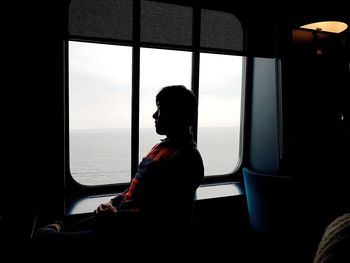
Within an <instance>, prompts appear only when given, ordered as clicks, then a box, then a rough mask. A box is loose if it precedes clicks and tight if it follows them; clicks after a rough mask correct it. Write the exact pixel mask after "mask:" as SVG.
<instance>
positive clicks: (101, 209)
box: [94, 202, 117, 215]
mask: <svg viewBox="0 0 350 263" xmlns="http://www.w3.org/2000/svg"><path fill="white" fill-rule="evenodd" d="M94 212H95V214H96V215H107V214H109V215H112V214H115V213H117V208H115V207H114V206H113V205H112V203H111V202H108V203H103V204H100V205H99V206H98V207H97V208H96V209H95V211H94Z"/></svg>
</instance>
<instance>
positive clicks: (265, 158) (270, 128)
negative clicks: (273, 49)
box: [249, 58, 279, 173]
mask: <svg viewBox="0 0 350 263" xmlns="http://www.w3.org/2000/svg"><path fill="white" fill-rule="evenodd" d="M277 65H278V60H277V59H273V58H254V60H253V80H252V98H251V100H252V103H251V124H250V148H249V165H250V167H251V169H253V170H255V171H260V172H263V173H275V172H276V171H277V169H278V165H279V137H278V135H279V133H278V130H279V129H278V117H279V114H278V109H279V106H278V92H277V89H278V85H277V79H278V78H277V77H278V76H277V74H278V72H277V69H278V67H277Z"/></svg>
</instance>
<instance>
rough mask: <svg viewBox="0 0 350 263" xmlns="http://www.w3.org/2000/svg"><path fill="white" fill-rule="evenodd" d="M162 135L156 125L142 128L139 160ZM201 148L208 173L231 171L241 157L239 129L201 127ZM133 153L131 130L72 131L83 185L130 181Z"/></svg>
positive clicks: (75, 171) (76, 174) (75, 170)
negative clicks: (156, 129)
mask: <svg viewBox="0 0 350 263" xmlns="http://www.w3.org/2000/svg"><path fill="white" fill-rule="evenodd" d="M163 138H164V137H162V136H159V135H157V134H156V132H155V130H154V129H153V128H152V129H140V149H139V156H140V160H141V158H142V157H143V156H145V155H146V154H147V153H148V151H149V150H150V149H151V147H152V146H153V145H154V144H156V143H158V142H160V139H163ZM198 149H199V151H200V152H201V155H202V158H203V162H204V168H205V175H206V176H210V175H217V174H225V173H229V172H231V171H232V170H234V169H235V167H236V165H237V163H238V158H239V128H236V127H230V128H200V129H199V133H198ZM130 156H131V135H130V130H128V129H110V130H71V131H70V171H71V174H72V176H73V178H74V179H75V180H76V181H78V182H79V183H81V184H86V185H99V184H111V183H123V182H129V181H130V177H131V171H130V166H131V161H130Z"/></svg>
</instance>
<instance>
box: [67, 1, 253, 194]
mask: <svg viewBox="0 0 350 263" xmlns="http://www.w3.org/2000/svg"><path fill="white" fill-rule="evenodd" d="M140 9H141V6H140V1H134V5H133V40H116V39H106V38H99V37H83V36H73V35H68V37H67V39H65V40H64V43H63V46H64V111H65V112H64V145H65V150H64V174H65V176H64V178H65V183H64V184H65V189H66V190H67V192H69V195H74V196H75V195H79V194H80V193H81V194H84V193H86V194H104V193H115V192H120V191H122V190H124V189H125V187H126V186H127V185H128V183H115V184H104V185H91V186H90V185H83V184H80V183H78V182H77V181H75V180H74V178H73V177H72V175H71V172H70V158H69V155H70V153H69V96H68V94H69V85H68V82H69V67H68V62H69V57H68V46H69V43H68V42H69V41H80V42H89V43H96V44H98V43H99V44H110V45H121V46H129V47H131V48H132V76H131V77H132V91H131V107H132V108H131V169H130V171H131V174H130V179H132V178H133V176H134V175H135V174H136V172H137V167H138V163H139V107H140V104H139V103H140V97H139V95H140V50H141V48H159V49H168V50H180V51H190V52H192V72H191V74H192V81H191V90H192V91H193V92H194V93H195V95H196V96H197V97H198V94H199V67H200V54H201V53H212V54H224V55H236V56H242V61H243V65H242V87H241V112H240V115H241V116H240V118H241V119H240V140H239V159H238V164H237V166H236V168H235V170H234V171H232V172H231V173H228V174H220V175H211V176H206V177H205V178H204V180H203V182H202V185H208V184H216V183H223V182H235V181H239V180H240V178H241V177H240V176H241V173H240V172H238V171H240V168H241V167H242V165H244V163H245V159H246V157H245V156H246V154H245V152H246V151H245V149H247V143H246V142H245V140H246V138H245V137H248V136H249V135H248V134H247V135H245V134H244V132H245V131H246V130H247V129H246V127H247V125H248V124H247V121H246V116H247V113H246V104H247V103H249V101H247V96H246V94H247V87H248V85H249V83H248V82H247V79H248V76H247V74H249V72H250V70H249V68H250V66H249V61H250V59H249V57H247V56H246V55H247V53H246V52H245V51H233V50H223V49H215V48H203V47H200V45H199V43H200V42H199V41H200V12H201V9H200V8H193V33H192V35H193V46H192V47H188V46H181V45H171V44H160V43H145V42H142V43H141V41H140V28H141V27H140V13H141V10H140ZM243 33H244V34H245V31H243ZM244 39H245V37H244ZM248 92H249V91H248ZM192 132H193V135H194V139H195V141H197V135H198V118H196V119H195V121H194V124H193V126H192Z"/></svg>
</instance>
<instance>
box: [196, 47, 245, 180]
mask: <svg viewBox="0 0 350 263" xmlns="http://www.w3.org/2000/svg"><path fill="white" fill-rule="evenodd" d="M241 89H242V57H240V56H230V55H218V54H201V57H200V74H199V108H198V149H199V150H200V152H201V154H202V158H203V162H204V168H205V175H206V176H212V175H220V174H228V173H231V172H233V171H234V170H235V168H236V166H237V165H238V160H239V149H240V147H239V144H240V140H239V138H240V125H241V119H240V118H241V101H242V99H241Z"/></svg>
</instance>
